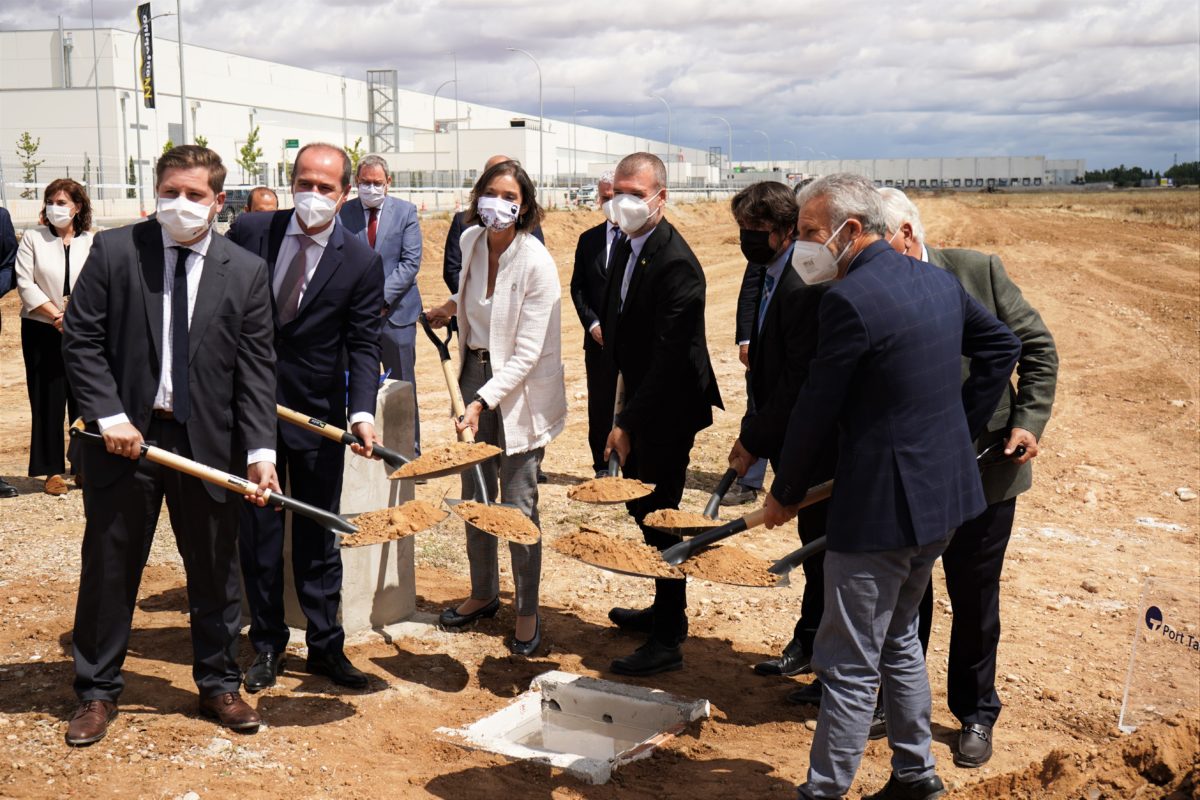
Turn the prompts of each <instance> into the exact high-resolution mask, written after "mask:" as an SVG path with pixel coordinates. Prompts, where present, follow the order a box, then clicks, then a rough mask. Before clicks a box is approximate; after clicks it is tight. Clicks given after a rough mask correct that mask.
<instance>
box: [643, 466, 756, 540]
mask: <svg viewBox="0 0 1200 800" xmlns="http://www.w3.org/2000/svg"><path fill="white" fill-rule="evenodd" d="M736 479H737V470H733V469H727V470H725V474H724V475H722V476H721V481H720V483H718V484H717V488H716V489H715V490H713V493H712V495H711V496H709V498H708V504H707V505H705V506H704V514H703V516H704V517H705V518H706V519H701V518H699V517H697V516H696V515H695V514H694V513H690V512H689V513H688V514H687V516H688V517H690V518H692V519H686V520H680V521H678V522H676V523H673V524H667V523H666V522H664V523H662V524H656V523H654V522H652V521H651V518H652V517H654V515H656V514H663V513H664V512H668V511H671V509H662V510H661V511H652V512H650V514H648V515H647V516H646V521H645V524H646V526H647V527H650V528H654V529H655V530H659V531H662V532H663V533H669V534H671V535H673V536H679V537H683V536H694V535H695V534H697V533H702V532H704V531H708V530H712V529H713V528H715V527H716V526H717V510H718V509H719V508H720V507H721V498H722V497H724V496H725V493H726V492H728V491H729V487H730V486H733V482H734V481H735V480H736ZM676 513H679V512H676ZM708 520H711V521H708Z"/></svg>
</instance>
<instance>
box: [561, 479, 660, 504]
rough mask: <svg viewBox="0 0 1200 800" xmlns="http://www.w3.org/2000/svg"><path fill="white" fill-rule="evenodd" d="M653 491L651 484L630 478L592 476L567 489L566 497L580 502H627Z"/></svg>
mask: <svg viewBox="0 0 1200 800" xmlns="http://www.w3.org/2000/svg"><path fill="white" fill-rule="evenodd" d="M653 491H654V487H653V486H650V485H649V484H645V483H642V482H641V481H635V480H633V479H632V478H612V477H608V478H593V479H592V480H590V481H584V482H583V483H578V484H576V485H574V486H572V487H571V488H570V489H567V497H569V498H571V499H572V500H578V501H579V502H581V503H628V502H629V501H630V500H637V499H638V498H639V497H645V496H646V495H648V494H650V493H651V492H653Z"/></svg>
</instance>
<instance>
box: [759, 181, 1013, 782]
mask: <svg viewBox="0 0 1200 800" xmlns="http://www.w3.org/2000/svg"><path fill="white" fill-rule="evenodd" d="M797 202H798V204H799V205H800V219H799V222H798V223H797V228H796V230H797V240H798V242H797V246H796V251H795V253H794V255H793V260H792V263H793V266H795V267H796V269H797V271H798V272H799V273H800V275H801V277H802V278H805V277H807V279H808V280H807V281H806V282H810V283H814V282H818V281H825V280H830V279H832V278H840V280H839V281H838V282H837V283H835V284H833V285H832V287H831V288H830V289H829V290H828V291H827V292H826V293H825V296H824V297H823V298H822V300H821V305H820V312H819V322H818V326H819V327H818V330H819V333H818V345H817V352H816V355H815V356H814V358H813V360H812V362H811V365H810V367H809V373H808V379H807V380H806V381H805V383H804V386H803V387H802V388H801V390H800V394H799V396H798V397H797V399H796V405H795V407H794V408H793V410H792V416H791V420H790V421H789V423H788V430H787V434H786V437H785V439H784V444H783V450H782V454H781V457H780V460H779V471H778V474H777V475H776V478H775V483H774V484H773V485H772V487H771V492H770V494H769V495H768V497H767V503H766V522H767V525H768V526H770V527H773V526H775V525H779V524H781V523H782V522H784V521H786V520H789V519H791V518H792V517H794V516H795V514H796V510H797V504H798V503H799V502H800V500H802V499H803V498H804V495H805V493H806V492H807V487H808V486H809V485H810V482H811V480H812V478H813V476H814V473H815V471H816V469H817V462H818V460H819V455H820V452H821V446H822V445H823V444H824V443H825V442H826V441H827V440H828V438H829V437H830V435H831V434H832V433H833V432H834V430H835V426H836V430H837V432H838V463H837V469H836V472H835V476H834V487H835V489H834V494H833V497H832V499H831V500H830V504H829V514H828V521H827V523H826V531H827V533H826V536H827V538H828V551H827V552H826V555H825V612H824V614H823V616H822V618H821V623H820V627H819V628H818V630H817V635H816V639H815V641H814V643H813V657H812V668H813V671H814V672H815V673H816V674H817V676H818V677H819V678H820V680H821V683H822V685H823V687H824V688H823V697H822V701H821V712H820V716H819V717H818V720H817V730H816V734H815V735H814V737H813V743H812V749H811V751H810V754H809V770H808V779H807V782H806V783H805V784H804V785H803V786H801V787H800V796H801V797H804V798H813V800H816V799H817V798H829V797H842V796H843V795H845V794H846V793H847V792H848V791H849V789H850V785H851V783H852V782H853V780H854V775H855V772H857V770H858V765H859V762H860V761H861V760H862V754H863V750H864V748H865V746H866V742H867V735H868V731H869V729H870V726H871V718H872V713H873V711H874V709H875V699H876V694H877V692H878V690H879V685H880V678H881V675H882V681H883V698H884V705H885V710H886V712H887V731H888V742H889V743H890V745H891V747H892V751H893V757H892V775H891V778H890V779H889V780H888V783H887V785H886V786H885V787H884V788H883V789H882V790H881V791H879V792H878V793H876V794H874V795H870V797H872V798H876V800H886V798H906V800H907V799H912V800H921V799H925V798H928V800H933V798H936V797H940V796H941V795H942V794H943V793H944V790H945V787H944V786H943V785H942V781H941V779H940V778H938V776H937V772H936V769H935V765H934V760H933V755H932V753H931V751H930V744H931V736H930V707H931V703H930V694H929V678H928V675H927V673H926V670H925V659H924V656H923V654H922V652H921V645H920V642H919V641H918V638H917V607H918V604H919V603H920V600H921V597H922V595H923V594H924V592H925V586H926V584H927V583H928V581H929V574H930V572H931V571H932V569H933V563H934V561H936V560H937V558H938V556H939V555H941V553H942V551H943V550H944V549H945V548H946V545H947V544H948V543H949V541H950V537H951V536H952V535H953V533H954V530H955V529H956V528H957V527H958V526H959V525H960V524H961V523H963V522H964V521H966V520H969V519H971V518H973V517H975V516H977V515H978V514H979V513H980V512H982V511H983V509H984V507H985V506H986V503H985V501H984V496H983V488H982V485H981V483H980V479H979V470H978V469H977V468H976V465H975V449H974V446H973V445H972V440H973V439H974V436H975V434H977V433H978V432H979V431H981V430H982V429H983V428H984V426H985V425H986V424H987V421H988V418H989V417H990V416H991V413H992V410H993V409H994V408H995V407H996V403H997V401H998V400H999V398H1000V396H1001V393H1002V392H1003V391H1004V388H1005V386H1006V385H1007V382H1008V380H1009V377H1010V376H1011V374H1012V370H1013V366H1014V365H1015V364H1016V362H1017V356H1018V354H1019V353H1020V349H1021V344H1020V341H1019V340H1018V339H1017V337H1016V336H1014V335H1013V334H1012V332H1011V331H1009V330H1008V328H1006V327H1005V326H1004V325H1003V324H1002V323H1001V322H1000V321H999V320H997V319H996V318H995V317H994V316H992V315H991V314H989V313H988V312H987V311H986V310H985V309H984V308H983V306H981V305H979V303H978V302H976V301H975V300H974V299H972V298H971V297H970V296H969V295H968V294H967V293H966V292H965V291H964V290H963V288H962V286H961V285H960V284H959V283H958V281H956V280H955V279H954V277H953V276H951V275H949V274H948V273H946V272H944V271H942V270H939V269H937V268H936V267H934V266H932V265H930V264H926V263H924V262H921V261H918V260H916V259H913V258H908V257H907V256H903V255H900V254H899V253H897V252H896V251H895V250H893V249H892V248H891V246H889V245H888V243H887V242H886V241H885V240H884V239H883V238H882V237H883V235H884V233H885V232H886V230H887V225H886V221H885V216H884V209H883V201H882V199H881V198H880V196H879V194H878V192H876V191H875V187H874V185H873V184H872V183H871V181H869V180H867V179H866V178H863V177H862V176H859V175H851V174H847V173H841V174H835V175H829V176H826V177H824V178H822V179H820V180H818V181H815V182H814V183H812V184H810V185H809V186H806V187H805V188H804V189H803V190H802V191H801V192H800V194H799V196H798V197H797ZM806 243H807V244H806ZM964 356H965V357H966V358H968V359H969V360H970V376H969V377H968V378H967V380H966V381H965V382H963V381H962V378H961V363H962V361H961V359H962V357H964Z"/></svg>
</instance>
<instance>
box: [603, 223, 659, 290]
mask: <svg viewBox="0 0 1200 800" xmlns="http://www.w3.org/2000/svg"><path fill="white" fill-rule="evenodd" d="M657 228H658V226H657V225H655V226H654V227H653V228H651V229H650V230H648V231H646V232H645V233H643V234H642V235H641V236H639V237H637V238H636V239H630V240H629V246H630V247H631V248H633V252H631V253H630V254H629V260H628V261H627V262H625V275H624V276H623V277H622V278H621V305H624V304H625V295H626V294H628V292H629V284H630V282H631V281H632V280H633V270H634V268H635V265H636V264H637V260H638V257H640V256H641V254H642V246H643V245H644V244H646V240H647V239H649V238H650V234H652V233H654V231H655V229H657ZM613 266H616V265H615V264H614V265H613Z"/></svg>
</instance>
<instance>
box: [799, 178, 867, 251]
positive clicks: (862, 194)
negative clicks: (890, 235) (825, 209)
mask: <svg viewBox="0 0 1200 800" xmlns="http://www.w3.org/2000/svg"><path fill="white" fill-rule="evenodd" d="M818 197H824V198H826V200H827V202H828V203H829V229H830V230H831V231H832V230H834V229H836V228H837V227H838V226H839V225H841V224H842V223H843V222H845V221H846V220H848V219H850V218H851V217H854V218H855V219H857V220H858V221H859V222H861V223H862V226H863V231H864V232H866V233H873V234H876V235H877V236H885V235H886V234H887V220H886V219H885V218H884V215H883V198H882V197H880V196H879V192H878V191H877V190H876V189H875V184H874V183H872V182H871V181H870V180H869V179H868V178H864V177H863V176H862V175H855V174H854V173H852V172H835V173H833V174H832V175H826V176H825V177H823V178H819V179H817V180H815V181H813V182H812V183H810V184H808V185H807V186H805V187H804V188H803V189H801V190H800V191H799V192H797V193H796V205H798V206H799V207H800V208H801V209H803V208H804V206H805V205H807V204H808V203H809V202H811V201H812V200H814V199H816V198H818Z"/></svg>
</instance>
